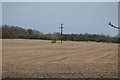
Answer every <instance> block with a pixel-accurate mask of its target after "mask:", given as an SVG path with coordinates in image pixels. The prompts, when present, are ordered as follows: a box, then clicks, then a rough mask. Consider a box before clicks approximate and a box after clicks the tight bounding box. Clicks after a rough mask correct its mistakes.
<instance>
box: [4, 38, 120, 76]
mask: <svg viewBox="0 0 120 80" xmlns="http://www.w3.org/2000/svg"><path fill="white" fill-rule="evenodd" d="M2 44H3V47H2V48H3V49H2V52H3V53H2V62H3V63H2V68H3V72H2V73H3V74H2V77H3V78H102V77H105V78H117V77H118V44H115V43H97V42H74V41H64V42H63V43H62V44H61V43H60V42H59V41H58V42H57V43H51V41H49V40H27V39H26V40H25V39H3V40H2Z"/></svg>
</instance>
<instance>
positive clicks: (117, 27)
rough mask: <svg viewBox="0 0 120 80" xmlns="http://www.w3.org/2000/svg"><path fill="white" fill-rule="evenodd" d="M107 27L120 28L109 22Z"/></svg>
mask: <svg viewBox="0 0 120 80" xmlns="http://www.w3.org/2000/svg"><path fill="white" fill-rule="evenodd" d="M109 25H110V26H111V27H113V28H116V29H120V27H116V26H114V25H113V24H112V23H111V22H109Z"/></svg>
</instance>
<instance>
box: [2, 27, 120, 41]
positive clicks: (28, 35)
mask: <svg viewBox="0 0 120 80" xmlns="http://www.w3.org/2000/svg"><path fill="white" fill-rule="evenodd" d="M61 38H62V39H63V40H64V41H95V42H109V43H120V37H110V36H106V35H99V34H88V33H86V34H63V36H61V35H60V33H59V32H55V33H52V34H51V33H49V34H43V33H42V32H40V31H38V30H34V29H24V28H21V27H18V26H9V25H2V39H42V40H60V39H61Z"/></svg>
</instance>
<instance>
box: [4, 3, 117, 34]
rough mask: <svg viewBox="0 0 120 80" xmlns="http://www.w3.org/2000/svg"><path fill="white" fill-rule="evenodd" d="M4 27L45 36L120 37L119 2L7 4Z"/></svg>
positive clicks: (5, 4) (5, 5) (5, 6)
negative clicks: (33, 30)
mask: <svg viewBox="0 0 120 80" xmlns="http://www.w3.org/2000/svg"><path fill="white" fill-rule="evenodd" d="M2 13H3V18H2V20H3V24H8V25H17V26H20V27H23V28H32V29H37V30H39V31H41V32H43V33H49V32H51V33H52V32H58V31H59V28H58V27H59V25H60V24H61V23H63V24H64V25H65V28H64V33H91V34H105V35H111V36H116V35H117V33H118V31H117V30H116V29H114V28H111V27H109V25H108V22H109V21H112V23H113V24H115V25H118V3H117V2H63V3H62V2H45V3H44V2H3V3H2Z"/></svg>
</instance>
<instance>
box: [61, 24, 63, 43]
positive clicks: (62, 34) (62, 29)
mask: <svg viewBox="0 0 120 80" xmlns="http://www.w3.org/2000/svg"><path fill="white" fill-rule="evenodd" d="M63 26H64V25H63V24H60V29H61V30H60V31H61V32H60V33H61V43H62V39H63Z"/></svg>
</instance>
